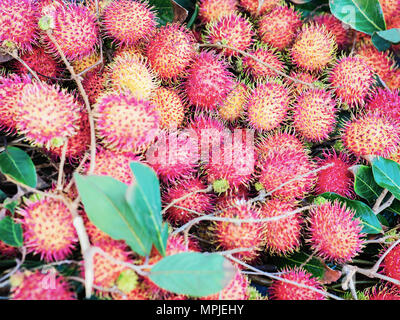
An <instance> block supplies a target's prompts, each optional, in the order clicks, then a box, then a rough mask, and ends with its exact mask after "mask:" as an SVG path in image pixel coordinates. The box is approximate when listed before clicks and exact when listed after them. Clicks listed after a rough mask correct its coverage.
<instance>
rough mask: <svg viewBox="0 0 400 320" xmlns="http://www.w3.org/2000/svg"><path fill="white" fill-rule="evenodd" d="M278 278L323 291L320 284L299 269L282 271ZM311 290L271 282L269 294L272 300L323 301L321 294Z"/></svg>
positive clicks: (278, 281)
mask: <svg viewBox="0 0 400 320" xmlns="http://www.w3.org/2000/svg"><path fill="white" fill-rule="evenodd" d="M280 277H281V278H282V279H284V280H288V281H292V282H295V283H298V284H300V285H304V286H308V287H311V288H314V289H316V290H320V291H325V290H324V288H323V286H322V285H321V283H320V282H319V281H318V280H317V279H316V278H314V277H313V275H312V274H311V273H309V272H308V271H305V270H303V269H301V268H299V267H294V268H285V269H283V270H282V274H281V275H280ZM311 288H304V287H300V286H297V285H296V284H292V283H288V282H285V281H282V280H273V282H272V285H271V287H270V293H271V298H272V299H273V300H325V296H324V295H323V294H322V293H320V292H317V291H315V290H312V289H311Z"/></svg>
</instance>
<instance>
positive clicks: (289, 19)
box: [259, 6, 302, 50]
mask: <svg viewBox="0 0 400 320" xmlns="http://www.w3.org/2000/svg"><path fill="white" fill-rule="evenodd" d="M301 24H302V22H301V19H300V13H299V12H297V11H295V10H294V9H293V8H292V7H286V6H278V7H275V8H274V9H272V10H271V12H269V13H268V14H266V15H265V16H263V17H262V18H261V20H260V21H259V33H260V36H261V40H262V41H263V42H265V43H268V44H270V45H271V46H273V47H274V48H277V49H279V50H283V49H285V48H286V47H288V46H289V45H290V44H291V43H292V42H293V40H294V38H295V36H296V31H297V29H298V28H300V27H301Z"/></svg>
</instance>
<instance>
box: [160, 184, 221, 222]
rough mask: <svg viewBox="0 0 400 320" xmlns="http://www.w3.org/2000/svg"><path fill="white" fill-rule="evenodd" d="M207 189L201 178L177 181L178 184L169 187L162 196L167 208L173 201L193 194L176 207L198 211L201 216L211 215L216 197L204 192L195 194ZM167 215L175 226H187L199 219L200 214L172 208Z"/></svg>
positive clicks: (179, 202) (177, 203)
mask: <svg viewBox="0 0 400 320" xmlns="http://www.w3.org/2000/svg"><path fill="white" fill-rule="evenodd" d="M206 188H207V186H206V185H205V184H204V183H203V182H202V181H201V180H200V179H199V178H191V179H189V180H183V181H177V183H176V184H174V185H173V186H171V187H168V189H167V190H165V192H164V193H163V195H162V202H163V203H164V205H165V206H167V205H168V204H170V203H172V202H173V201H176V200H177V199H180V198H182V197H185V196H187V195H188V194H190V193H193V194H191V195H190V196H188V197H186V198H184V199H182V200H180V201H178V202H176V205H177V206H179V207H183V208H187V209H190V210H193V211H196V212H198V213H200V214H208V213H211V211H212V209H213V202H214V196H213V195H211V194H209V193H204V192H197V193H194V192H196V191H200V190H205V189H206ZM165 215H166V216H167V219H168V221H169V222H171V223H173V224H175V225H181V224H185V223H187V222H189V221H190V220H192V219H194V218H196V217H198V214H196V213H194V212H190V211H187V210H184V209H180V208H177V207H175V206H172V207H170V208H169V209H168V210H167V211H166V212H165Z"/></svg>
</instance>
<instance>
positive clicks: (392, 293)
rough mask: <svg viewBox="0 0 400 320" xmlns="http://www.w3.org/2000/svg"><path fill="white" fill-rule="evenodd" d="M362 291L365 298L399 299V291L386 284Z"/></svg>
mask: <svg viewBox="0 0 400 320" xmlns="http://www.w3.org/2000/svg"><path fill="white" fill-rule="evenodd" d="M363 293H364V295H365V296H366V297H367V300H400V292H399V291H397V290H396V289H394V288H391V287H389V286H388V285H381V286H378V285H376V286H374V287H372V288H368V289H367V290H365V291H364V292H363Z"/></svg>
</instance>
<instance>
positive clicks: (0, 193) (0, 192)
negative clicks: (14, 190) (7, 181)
mask: <svg viewBox="0 0 400 320" xmlns="http://www.w3.org/2000/svg"><path fill="white" fill-rule="evenodd" d="M5 199H7V195H6V194H5V193H4V191H3V190H0V202H3V201H4V200H5Z"/></svg>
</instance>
